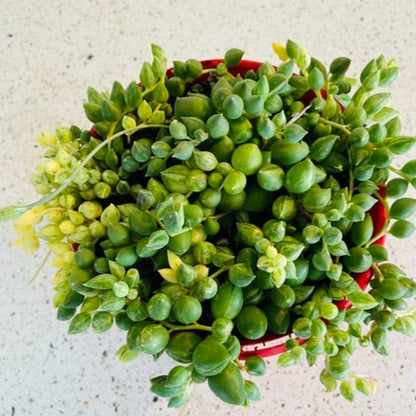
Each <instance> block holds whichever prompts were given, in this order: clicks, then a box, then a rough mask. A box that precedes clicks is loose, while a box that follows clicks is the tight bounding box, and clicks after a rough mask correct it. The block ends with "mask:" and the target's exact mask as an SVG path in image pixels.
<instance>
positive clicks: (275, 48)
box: [272, 42, 289, 62]
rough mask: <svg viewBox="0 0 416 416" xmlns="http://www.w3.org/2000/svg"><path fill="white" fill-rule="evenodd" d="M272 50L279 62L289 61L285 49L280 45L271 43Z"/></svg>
mask: <svg viewBox="0 0 416 416" xmlns="http://www.w3.org/2000/svg"><path fill="white" fill-rule="evenodd" d="M272 48H273V51H274V53H275V54H276V55H277V56H278V57H279V58H280V60H281V61H283V62H285V61H287V60H288V59H289V57H288V55H287V52H286V48H285V47H284V46H283V45H282V44H281V43H278V42H273V43H272Z"/></svg>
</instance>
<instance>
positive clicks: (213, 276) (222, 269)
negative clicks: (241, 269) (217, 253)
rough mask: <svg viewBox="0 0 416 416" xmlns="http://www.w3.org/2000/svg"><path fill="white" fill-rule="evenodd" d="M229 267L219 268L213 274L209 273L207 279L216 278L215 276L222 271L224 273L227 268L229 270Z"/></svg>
mask: <svg viewBox="0 0 416 416" xmlns="http://www.w3.org/2000/svg"><path fill="white" fill-rule="evenodd" d="M228 269H229V267H225V266H224V267H221V268H220V269H218V270H217V271H216V272H214V273H212V274H211V275H209V276H208V277H207V279H214V278H215V277H217V276H219V275H220V274H221V273H224V272H225V271H226V270H228Z"/></svg>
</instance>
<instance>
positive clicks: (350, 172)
mask: <svg viewBox="0 0 416 416" xmlns="http://www.w3.org/2000/svg"><path fill="white" fill-rule="evenodd" d="M347 153H348V164H349V168H348V175H349V184H348V201H351V200H352V194H353V193H354V170H353V167H352V157H351V149H350V147H349V146H348V145H347Z"/></svg>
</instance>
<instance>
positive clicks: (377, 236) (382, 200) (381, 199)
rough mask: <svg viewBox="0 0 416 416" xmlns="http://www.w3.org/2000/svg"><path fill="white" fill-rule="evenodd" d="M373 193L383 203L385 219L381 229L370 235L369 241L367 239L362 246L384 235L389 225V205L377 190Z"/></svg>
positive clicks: (366, 245)
mask: <svg viewBox="0 0 416 416" xmlns="http://www.w3.org/2000/svg"><path fill="white" fill-rule="evenodd" d="M374 195H375V196H376V197H377V199H378V200H379V201H380V202H381V203H382V204H383V206H384V208H385V209H386V212H387V215H386V217H387V219H386V222H385V223H384V225H383V227H382V228H381V230H380V231H379V232H378V233H377V234H376V235H375V236H374V237H372V238H371V239H370V240H369V241H367V243H366V244H365V246H364V248H367V247H369V246H371V244H373V243H374V242H375V241H377V240H378V239H379V238H380V237H381V236H382V235H384V234H385V233H386V230H387V228H388V227H389V225H390V207H389V204H388V203H387V201H386V200H385V198H383V197H382V196H381V195H380V194H379V193H378V192H376V193H375V194H374Z"/></svg>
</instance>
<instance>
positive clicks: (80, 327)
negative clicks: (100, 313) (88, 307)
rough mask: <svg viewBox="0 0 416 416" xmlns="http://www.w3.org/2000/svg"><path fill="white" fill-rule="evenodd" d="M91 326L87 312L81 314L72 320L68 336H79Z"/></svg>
mask: <svg viewBox="0 0 416 416" xmlns="http://www.w3.org/2000/svg"><path fill="white" fill-rule="evenodd" d="M90 324H91V315H90V314H89V313H88V312H81V313H79V314H77V315H75V316H74V317H73V318H72V321H71V323H70V325H69V328H68V334H79V333H81V332H85V331H86V330H87V329H88V328H89V326H90Z"/></svg>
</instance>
